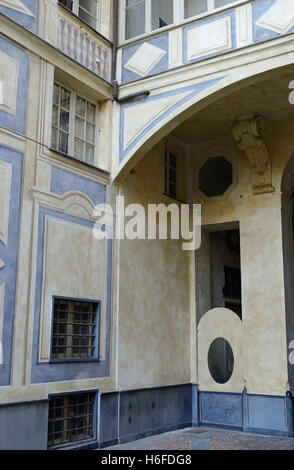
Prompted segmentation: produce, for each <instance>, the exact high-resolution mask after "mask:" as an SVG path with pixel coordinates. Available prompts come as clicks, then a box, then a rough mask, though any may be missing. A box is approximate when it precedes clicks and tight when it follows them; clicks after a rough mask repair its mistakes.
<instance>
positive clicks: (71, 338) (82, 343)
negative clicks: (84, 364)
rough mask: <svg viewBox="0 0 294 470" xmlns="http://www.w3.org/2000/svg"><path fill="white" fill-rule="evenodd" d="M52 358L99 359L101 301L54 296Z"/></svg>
mask: <svg viewBox="0 0 294 470" xmlns="http://www.w3.org/2000/svg"><path fill="white" fill-rule="evenodd" d="M53 302H54V305H53V332H52V348H51V360H52V361H72V360H84V361H89V360H98V358H99V346H98V342H99V341H98V340H99V338H98V336H99V335H98V330H99V306H100V304H99V303H97V302H88V301H77V300H68V299H59V298H54V299H53Z"/></svg>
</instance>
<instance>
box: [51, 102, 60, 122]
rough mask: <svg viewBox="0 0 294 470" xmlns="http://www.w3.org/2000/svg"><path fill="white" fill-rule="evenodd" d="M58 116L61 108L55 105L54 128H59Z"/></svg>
mask: <svg viewBox="0 0 294 470" xmlns="http://www.w3.org/2000/svg"><path fill="white" fill-rule="evenodd" d="M58 115H59V108H58V106H56V105H55V104H54V105H53V112H52V126H55V127H58Z"/></svg>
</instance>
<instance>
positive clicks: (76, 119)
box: [51, 82, 97, 165]
mask: <svg viewBox="0 0 294 470" xmlns="http://www.w3.org/2000/svg"><path fill="white" fill-rule="evenodd" d="M96 120H97V106H96V105H95V104H94V103H92V102H91V101H89V100H87V99H86V98H85V97H83V96H80V95H79V94H77V93H76V92H74V91H73V90H70V89H69V88H66V87H64V86H63V85H61V84H59V83H56V82H55V83H54V91H53V108H52V127H51V146H52V149H54V150H57V151H59V152H62V153H65V154H67V155H73V156H74V157H75V158H77V159H78V160H81V161H83V162H85V163H89V164H91V165H94V164H95V160H96V158H95V153H96V147H97V146H96Z"/></svg>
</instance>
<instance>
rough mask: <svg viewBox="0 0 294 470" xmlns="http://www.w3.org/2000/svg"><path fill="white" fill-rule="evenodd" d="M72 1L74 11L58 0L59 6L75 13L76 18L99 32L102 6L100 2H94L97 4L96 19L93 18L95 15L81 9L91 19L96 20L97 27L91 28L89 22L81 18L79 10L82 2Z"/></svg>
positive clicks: (98, 0)
mask: <svg viewBox="0 0 294 470" xmlns="http://www.w3.org/2000/svg"><path fill="white" fill-rule="evenodd" d="M71 1H72V9H70V8H68V7H67V6H66V5H63V3H61V1H60V0H58V4H59V5H62V6H63V7H64V8H66V9H67V10H68V11H70V12H71V13H73V14H74V15H75V16H77V17H78V18H79V19H80V20H81V21H82V22H83V23H85V24H86V25H87V26H88V27H89V28H92V29H94V30H95V31H99V29H100V26H101V5H100V0H92V1H95V2H96V17H93V15H92V14H91V13H90V12H88V11H87V10H85V8H83V7H81V8H82V10H84V11H86V13H88V14H89V15H90V16H91V17H93V18H95V19H96V25H95V27H93V26H91V25H90V24H89V23H87V21H85V20H84V19H83V18H81V17H80V15H79V8H80V0H71Z"/></svg>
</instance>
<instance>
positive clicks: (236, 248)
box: [196, 223, 242, 321]
mask: <svg viewBox="0 0 294 470" xmlns="http://www.w3.org/2000/svg"><path fill="white" fill-rule="evenodd" d="M196 299H197V305H196V308H197V320H198V321H199V320H200V319H201V317H202V316H203V315H204V314H205V313H206V312H207V311H209V310H211V309H213V308H218V307H223V308H228V309H230V310H232V311H233V312H235V313H236V315H238V317H239V318H240V319H241V320H242V291H241V250H240V230H239V224H238V223H234V224H228V225H226V226H223V225H220V226H213V227H204V230H203V233H202V245H201V247H200V249H199V250H198V252H197V253H196Z"/></svg>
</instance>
